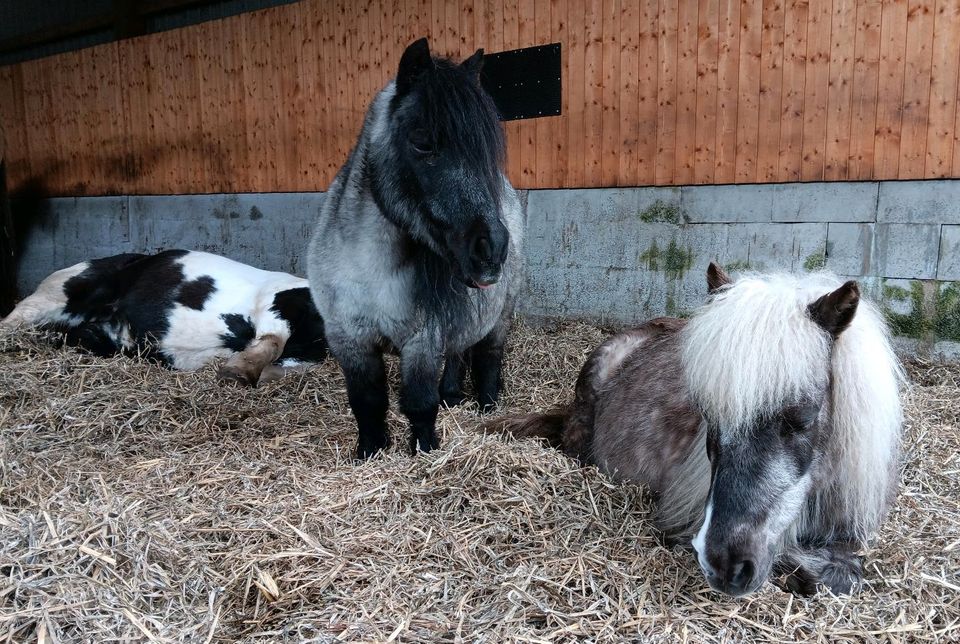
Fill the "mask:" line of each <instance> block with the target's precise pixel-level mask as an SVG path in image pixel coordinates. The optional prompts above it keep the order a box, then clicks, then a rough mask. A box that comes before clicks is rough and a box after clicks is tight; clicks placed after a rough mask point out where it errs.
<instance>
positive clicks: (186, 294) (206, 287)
mask: <svg viewBox="0 0 960 644" xmlns="http://www.w3.org/2000/svg"><path fill="white" fill-rule="evenodd" d="M216 291H217V287H216V286H215V285H214V281H213V278H212V277H210V276H209V275H201V276H200V277H198V278H197V279H195V280H190V281H189V282H184V283H183V284H181V285H180V291H179V293H177V303H178V304H182V305H183V306H186V307H187V308H191V309H194V310H196V311H202V310H203V305H204V304H205V303H206V301H207V300H208V299H210V296H211V295H213V294H214V293H215V292H216Z"/></svg>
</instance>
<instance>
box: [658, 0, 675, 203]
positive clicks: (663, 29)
mask: <svg viewBox="0 0 960 644" xmlns="http://www.w3.org/2000/svg"><path fill="white" fill-rule="evenodd" d="M659 6H660V11H659V34H660V39H659V42H658V43H657V57H658V59H659V61H660V68H659V72H658V76H657V108H658V109H657V161H656V170H655V174H656V176H655V179H656V183H658V184H661V185H669V184H673V183H674V182H675V179H676V157H677V54H678V47H679V34H678V31H677V25H678V22H677V20H678V16H679V0H660V3H659Z"/></svg>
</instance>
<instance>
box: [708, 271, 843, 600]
mask: <svg viewBox="0 0 960 644" xmlns="http://www.w3.org/2000/svg"><path fill="white" fill-rule="evenodd" d="M721 278H723V279H721ZM724 279H726V276H725V275H723V274H722V272H720V273H719V275H718V273H717V272H716V271H715V270H713V269H711V272H710V273H708V282H709V283H710V287H711V291H719V290H721V289H723V288H725V287H726V285H727V284H728V283H729V281H728V280H727V281H724ZM720 297H722V295H721V296H720ZM858 301H859V291H858V289H857V286H856V283H855V282H848V283H847V284H844V285H843V286H841V287H840V288H839V289H837V290H836V291H834V292H832V293H829V294H827V295H824V296H823V297H821V298H819V299H818V300H816V301H815V302H812V303H810V304H809V306H808V307H807V308H806V311H803V310H801V311H800V312H799V317H800V319H798V320H794V321H792V323H794V324H802V325H807V326H809V328H808V331H809V333H800V334H796V335H787V336H784V337H796V338H798V341H799V339H800V338H804V337H806V338H811V339H812V340H813V344H814V345H816V346H811V347H808V348H803V347H781V348H779V349H778V352H779V351H781V350H782V357H783V358H784V359H786V358H787V357H788V356H790V355H796V356H804V358H803V359H805V360H807V364H806V365H804V366H801V365H796V364H794V365H789V364H786V365H782V368H780V366H779V365H778V366H777V368H775V369H773V370H771V371H770V373H769V379H770V380H773V381H780V382H788V383H789V382H790V380H791V376H790V375H789V372H790V371H791V370H802V371H803V372H804V376H803V377H802V378H801V379H796V380H793V383H792V384H791V386H787V387H778V388H774V389H771V390H770V391H771V392H776V391H781V392H784V391H786V392H789V391H794V392H796V391H800V392H802V393H800V394H797V395H790V394H786V395H774V396H773V397H772V398H771V396H760V395H754V396H752V397H751V395H750V393H749V390H750V389H751V388H754V387H753V385H752V384H748V383H757V380H756V379H751V377H750V376H751V374H745V373H744V374H736V373H731V374H730V375H729V378H728V379H727V387H728V388H729V389H730V391H721V392H717V393H715V394H713V395H711V396H708V397H707V398H708V399H707V400H702V401H701V402H702V403H703V404H701V415H702V418H703V422H704V424H705V425H706V442H707V444H706V448H707V456H708V458H709V460H710V468H711V483H710V491H709V494H708V496H707V502H706V506H705V510H704V520H703V523H702V525H701V526H700V529H699V531H698V532H697V535H696V537H695V538H694V540H693V547H694V549H695V550H696V552H697V560H698V562H699V564H700V567H701V569H702V570H703V572H704V575H705V576H706V578H707V581H708V582H709V583H710V586H711V587H713V588H714V589H715V590H719V591H721V592H724V593H727V594H729V595H734V596H738V595H743V594H746V593H749V592H753V591H754V590H756V589H757V588H759V587H760V585H762V584H763V582H764V581H765V580H766V579H767V578H768V577H769V575H770V572H771V570H772V567H773V565H774V563H775V562H776V558H777V556H778V554H779V552H780V549H781V546H782V544H783V542H784V539H785V537H786V535H787V534H788V531H790V530H794V529H795V526H796V523H797V521H798V520H800V515H801V512H803V511H804V506H805V503H806V501H807V497H808V495H809V493H810V490H811V487H812V485H813V482H814V480H815V479H816V477H817V472H818V468H819V467H820V465H821V461H820V458H819V455H820V454H821V453H822V447H823V443H824V439H825V437H826V432H827V431H828V428H829V426H830V424H829V416H830V413H831V410H830V393H831V387H832V384H831V383H832V379H831V367H830V351H831V349H830V347H831V345H832V343H833V341H834V340H835V339H836V337H837V336H838V335H839V334H840V333H841V332H842V331H843V330H844V329H845V328H846V327H847V326H848V325H849V324H850V323H851V321H852V319H853V316H854V313H855V312H856V308H857V303H858ZM744 305H745V306H748V305H747V304H746V303H744ZM760 314H762V312H760ZM774 324H775V323H774ZM761 325H762V324H761ZM754 340H755V341H762V340H763V338H762V337H756V338H754ZM724 350H725V349H724V348H717V351H724ZM729 364H731V365H732V364H737V363H736V361H734V360H731V361H730V363H729ZM739 364H743V365H744V366H745V368H751V367H753V366H754V363H751V362H750V361H749V360H743V361H742V362H740V363H739ZM794 376H795V374H794ZM738 385H740V386H741V387H742V389H743V390H742V391H736V389H737V386H738ZM761 386H762V383H761ZM745 392H746V393H745ZM744 399H747V400H750V399H752V400H754V401H756V402H757V403H758V405H757V406H755V407H753V408H751V409H747V410H745V411H744V412H743V413H740V412H738V413H732V412H731V410H738V409H739V408H738V407H737V403H739V402H741V401H742V400H744ZM761 403H762V404H761ZM725 410H726V411H725ZM744 419H747V420H746V421H745V422H744Z"/></svg>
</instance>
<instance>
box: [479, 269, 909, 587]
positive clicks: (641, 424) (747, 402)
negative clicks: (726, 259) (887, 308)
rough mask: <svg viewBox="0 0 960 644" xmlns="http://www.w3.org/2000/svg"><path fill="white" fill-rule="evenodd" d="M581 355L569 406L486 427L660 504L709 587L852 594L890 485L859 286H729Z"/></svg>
mask: <svg viewBox="0 0 960 644" xmlns="http://www.w3.org/2000/svg"><path fill="white" fill-rule="evenodd" d="M707 280H708V285H709V288H710V293H711V295H710V300H709V302H708V303H707V304H706V305H705V306H703V307H702V308H701V309H699V310H698V311H697V312H696V313H695V314H694V315H693V317H692V318H691V319H690V320H689V321H684V320H677V319H671V318H660V319H658V320H653V321H651V322H647V323H646V324H644V325H642V326H640V327H639V328H636V329H633V330H630V331H626V332H624V333H621V334H619V335H616V336H614V337H612V338H610V339H608V340H607V341H606V342H604V343H603V344H601V345H600V346H599V347H598V348H597V349H595V350H594V351H593V353H592V354H591V355H590V357H589V358H588V359H587V362H586V364H585V365H584V367H583V369H582V370H581V372H580V376H579V378H578V380H577V384H576V396H575V400H574V403H573V404H572V405H571V406H570V407H569V408H566V409H562V410H557V411H553V412H549V413H547V414H540V415H537V414H534V415H529V416H522V417H514V418H508V419H506V420H500V421H492V422H490V423H488V424H487V426H486V428H487V429H488V430H490V429H503V430H506V431H508V432H510V433H512V434H514V435H517V436H538V437H542V438H547V439H548V440H549V441H550V442H551V443H552V444H553V445H554V446H556V447H560V448H562V449H563V450H564V451H565V452H566V453H568V454H570V455H571V456H574V457H576V458H578V459H580V460H581V461H582V462H584V463H591V464H595V465H596V466H598V467H599V468H600V469H601V470H603V471H604V472H606V473H607V474H609V475H611V476H613V477H615V478H618V479H626V480H630V481H634V482H637V483H641V484H643V485H646V486H648V487H649V488H650V490H651V491H652V492H653V493H654V495H655V497H656V498H657V501H658V503H657V510H656V514H655V521H656V523H657V525H658V527H659V528H660V529H662V530H663V531H664V533H665V535H666V536H667V538H668V539H669V540H671V541H672V540H683V541H687V542H689V540H690V539H691V538H692V545H693V547H694V549H695V550H696V553H697V560H698V562H699V564H700V567H701V569H702V570H703V572H704V574H705V576H706V578H707V580H708V582H709V583H710V585H711V586H712V587H713V588H714V589H716V590H719V591H722V592H724V593H727V594H730V595H742V594H745V593H749V592H752V591H754V590H756V589H757V588H758V587H759V586H760V585H761V584H762V583H763V582H764V581H765V580H766V579H767V578H768V576H769V575H770V574H771V572H773V571H776V572H778V573H781V574H786V575H787V579H786V583H787V585H788V587H790V588H791V589H792V590H794V591H795V592H799V593H804V594H808V593H811V592H814V590H815V589H816V586H817V584H818V583H822V584H824V585H825V586H827V587H828V588H830V589H831V590H832V591H834V592H837V593H840V592H849V591H850V589H851V588H852V586H853V585H854V584H855V583H856V582H858V581H859V580H860V578H861V574H862V572H861V564H860V559H859V557H858V556H857V554H856V551H857V550H858V549H859V548H861V547H863V546H864V545H865V544H866V542H867V540H868V539H869V537H870V536H871V535H872V534H873V533H874V532H875V531H876V530H877V528H878V527H879V525H880V523H881V521H882V519H883V516H884V514H885V512H886V509H887V507H888V504H889V502H890V500H891V497H892V495H893V493H894V491H895V488H896V481H897V468H898V454H899V443H900V429H901V422H902V413H901V405H900V397H899V387H900V383H901V379H902V372H901V369H900V366H899V362H898V361H897V358H896V356H895V355H894V353H893V351H892V350H891V347H890V343H889V340H888V338H887V333H886V329H885V326H884V322H883V320H882V318H881V316H880V315H879V313H878V312H877V310H876V309H875V308H874V307H873V306H872V305H870V304H869V303H866V302H862V301H861V300H860V292H859V289H858V287H857V283H856V282H852V281H851V282H846V283H843V284H841V283H840V282H839V281H838V280H836V279H835V278H833V277H831V276H828V275H825V274H815V275H807V276H802V277H795V276H787V275H752V276H748V277H744V278H742V279H740V280H738V281H737V282H731V281H730V279H729V278H728V277H727V276H726V275H725V274H724V273H723V271H722V270H721V269H720V268H719V267H718V266H716V265H715V264H711V265H710V269H709V270H708V273H707Z"/></svg>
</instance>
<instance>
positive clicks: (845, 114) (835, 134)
mask: <svg viewBox="0 0 960 644" xmlns="http://www.w3.org/2000/svg"><path fill="white" fill-rule="evenodd" d="M856 17H857V5H856V0H834V3H833V18H832V22H831V29H830V30H831V43H830V89H829V91H828V92H827V145H826V156H825V157H824V165H823V178H824V179H827V180H840V179H846V178H847V160H848V158H849V156H850V113H851V107H852V105H851V101H852V93H851V90H852V87H853V56H854V45H855V40H856V39H855V38H851V37H850V35H851V34H854V33H855V32H856Z"/></svg>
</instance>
